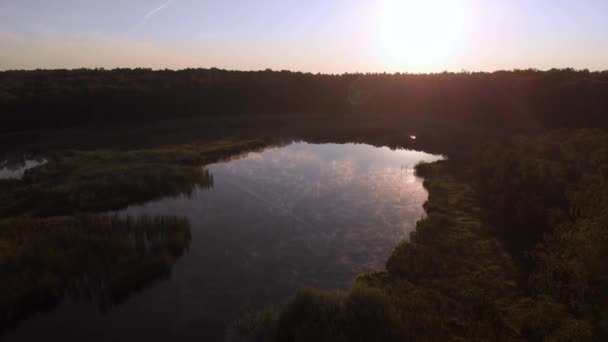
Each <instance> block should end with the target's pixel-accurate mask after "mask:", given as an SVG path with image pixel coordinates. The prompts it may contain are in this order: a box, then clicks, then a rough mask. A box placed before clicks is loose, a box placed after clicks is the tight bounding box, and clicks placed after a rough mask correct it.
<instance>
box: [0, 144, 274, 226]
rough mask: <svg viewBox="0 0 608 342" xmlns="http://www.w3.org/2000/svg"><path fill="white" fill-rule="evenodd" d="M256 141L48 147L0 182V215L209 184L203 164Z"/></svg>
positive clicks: (78, 208)
mask: <svg viewBox="0 0 608 342" xmlns="http://www.w3.org/2000/svg"><path fill="white" fill-rule="evenodd" d="M263 146H265V143H264V142H262V141H258V140H244V141H216V142H205V143H198V144H188V145H175V146H164V147H157V148H149V149H141V150H94V151H59V152H53V153H51V156H50V162H49V163H48V164H45V165H42V166H39V167H36V168H34V169H31V170H28V171H27V172H26V174H25V176H24V177H23V179H22V180H20V181H15V180H4V181H0V190H1V191H0V216H16V215H27V216H53V215H71V214H73V213H75V212H96V211H107V210H118V209H121V208H124V207H125V206H127V205H130V204H136V203H142V202H145V201H150V200H154V199H158V198H162V197H165V196H175V195H179V194H187V193H189V192H190V191H192V189H194V187H195V186H203V187H208V186H212V184H213V176H212V175H210V174H209V172H208V171H206V170H205V169H203V168H202V165H205V164H208V163H212V162H216V161H219V160H221V159H222V158H228V157H232V156H235V155H238V154H239V153H242V152H246V151H251V150H253V149H258V148H262V147H263Z"/></svg>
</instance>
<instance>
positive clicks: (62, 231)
mask: <svg viewBox="0 0 608 342" xmlns="http://www.w3.org/2000/svg"><path fill="white" fill-rule="evenodd" d="M189 245H190V226H189V223H188V222H187V221H186V220H184V219H179V218H177V217H165V216H157V217H148V216H141V217H117V216H107V215H86V216H72V217H53V218H25V217H20V218H12V219H5V220H1V221H0V246H1V248H0V278H1V279H2V282H0V293H2V296H0V313H1V316H0V331H2V330H4V329H7V328H10V327H12V326H14V325H15V324H16V323H18V322H19V321H20V320H22V319H23V318H25V317H27V316H29V315H31V314H32V313H34V312H37V311H40V310H47V309H50V308H52V307H54V306H55V305H56V304H58V303H59V302H60V301H61V300H62V299H64V298H66V297H71V298H89V299H91V300H94V301H96V302H97V303H98V305H99V307H100V308H101V309H102V310H106V309H108V308H110V307H112V306H115V305H117V304H119V303H121V302H122V301H124V300H126V299H127V298H128V297H129V296H130V295H131V294H132V293H133V292H135V291H137V290H139V289H141V288H143V287H146V286H149V285H150V284H152V283H154V282H155V281H156V280H158V279H162V278H163V277H166V276H168V275H169V274H170V271H171V267H172V266H173V263H174V262H175V260H177V258H179V257H180V256H181V255H182V254H183V253H184V252H186V251H187V249H188V247H189Z"/></svg>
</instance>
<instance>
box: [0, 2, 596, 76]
mask: <svg viewBox="0 0 608 342" xmlns="http://www.w3.org/2000/svg"><path fill="white" fill-rule="evenodd" d="M80 67H88V68H94V67H104V68H115V67H149V68H154V69H164V68H169V69H182V68H187V67H194V68H198V67H201V68H210V67H217V68H222V69H237V70H261V69H267V68H270V69H273V70H294V71H304V72H314V73H316V72H321V73H343V72H412V73H423V72H441V71H445V70H447V71H461V70H468V71H493V70H504V69H515V68H519V69H524V68H537V69H543V70H544V69H549V68H554V67H556V68H562V67H573V68H576V69H590V70H606V69H608V0H422V1H419V0H299V1H295V0H221V1H209V0H103V1H102V0H96V1H93V0H0V70H7V69H36V68H43V69H55V68H68V69H71V68H80Z"/></svg>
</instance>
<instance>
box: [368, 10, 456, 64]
mask: <svg viewBox="0 0 608 342" xmlns="http://www.w3.org/2000/svg"><path fill="white" fill-rule="evenodd" d="M465 1H466V0H385V1H383V2H382V4H381V5H380V7H379V9H378V15H377V19H376V21H377V22H376V27H377V30H378V32H377V42H378V44H379V46H378V47H377V51H378V57H379V59H380V62H381V64H383V65H384V66H385V67H387V68H389V69H391V70H392V71H410V72H427V71H438V70H442V68H445V67H446V65H447V64H449V63H450V62H451V59H453V58H455V56H456V55H457V53H458V51H459V50H460V48H461V47H462V44H463V43H464V38H465V36H466V32H465V28H466V24H467V14H468V13H467V6H466V3H465Z"/></svg>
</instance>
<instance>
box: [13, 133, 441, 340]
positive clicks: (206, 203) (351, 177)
mask: <svg viewBox="0 0 608 342" xmlns="http://www.w3.org/2000/svg"><path fill="white" fill-rule="evenodd" d="M440 158H441V157H439V156H434V155H430V154H427V153H424V152H416V151H407V150H390V149H388V148H377V147H373V146H369V145H361V144H345V145H336V144H323V145H314V144H307V143H294V144H291V145H289V146H286V147H282V148H275V149H270V150H266V151H264V152H255V153H249V154H247V155H246V156H244V157H243V158H240V159H237V160H231V161H228V162H224V163H218V164H213V165H210V166H208V169H209V171H210V172H211V174H212V175H213V186H212V187H210V188H199V189H195V191H194V192H193V194H192V195H189V196H182V197H177V198H166V199H163V200H159V201H155V202H151V203H147V204H144V205H138V206H133V207H129V208H127V209H125V210H124V211H121V212H120V215H135V216H137V215H140V214H150V215H177V216H178V217H184V218H186V219H188V220H189V221H190V223H191V235H192V242H191V246H190V251H189V252H188V254H187V255H185V256H183V257H182V258H181V259H180V260H179V261H178V262H177V263H176V264H175V266H174V268H173V270H172V274H171V277H170V279H169V280H167V281H163V282H160V283H158V284H156V285H154V286H152V287H150V288H147V289H145V290H143V291H142V292H141V293H139V294H137V295H135V296H133V297H132V298H130V299H129V301H127V302H126V303H124V304H122V305H120V306H118V307H116V308H113V309H112V310H110V311H108V312H105V313H103V314H102V313H100V312H99V310H97V308H96V307H94V305H91V304H87V303H83V302H79V301H71V300H70V301H66V302H64V303H63V304H62V305H60V306H59V307H58V308H57V309H55V310H54V311H53V312H51V313H49V314H47V315H42V316H37V317H34V318H32V319H30V320H29V321H27V322H24V323H23V324H22V325H21V326H20V327H19V329H18V331H17V332H16V334H15V335H13V336H14V337H18V338H36V337H45V338H49V337H58V338H59V337H66V332H69V334H68V335H69V337H70V338H72V339H81V340H116V339H120V340H125V339H129V338H136V339H138V340H147V341H151V340H152V341H166V340H197V339H198V340H200V341H204V340H221V336H222V335H223V334H224V332H225V325H226V322H228V321H230V320H233V319H235V318H236V317H237V316H238V313H239V311H240V309H241V308H242V307H243V306H249V307H251V308H261V307H264V306H268V305H280V304H281V303H284V301H285V300H286V299H288V298H289V296H291V295H292V294H293V293H294V292H295V291H296V290H297V289H298V288H301V287H317V288H325V289H346V288H347V287H348V286H349V284H351V283H352V281H353V280H354V279H355V277H356V276H357V275H358V274H360V273H361V272H365V271H369V270H373V269H376V268H382V267H383V265H384V262H385V261H386V258H387V256H388V255H389V253H390V252H391V251H392V249H393V248H394V247H395V246H396V245H397V243H399V241H401V240H403V239H407V237H408V234H409V233H410V232H411V231H412V230H413V229H414V226H415V222H416V221H417V220H418V219H419V218H420V217H421V216H422V215H423V209H422V204H423V203H424V201H425V200H426V197H427V192H426V190H425V189H424V188H423V186H422V180H421V179H419V178H418V177H416V176H415V175H414V172H413V167H414V165H415V164H416V163H418V162H421V161H426V162H431V161H435V160H437V159H440ZM63 340H65V338H64V339H63Z"/></svg>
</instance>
